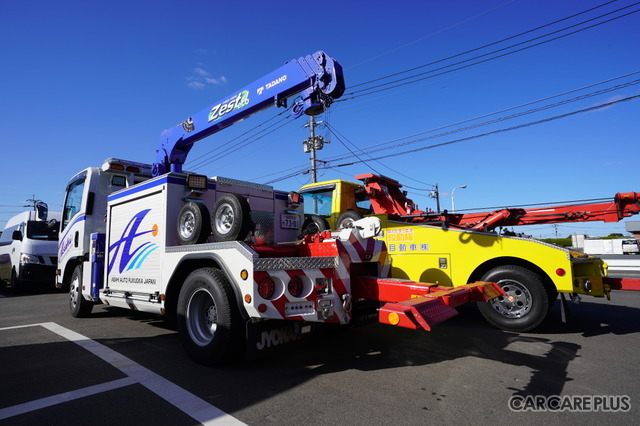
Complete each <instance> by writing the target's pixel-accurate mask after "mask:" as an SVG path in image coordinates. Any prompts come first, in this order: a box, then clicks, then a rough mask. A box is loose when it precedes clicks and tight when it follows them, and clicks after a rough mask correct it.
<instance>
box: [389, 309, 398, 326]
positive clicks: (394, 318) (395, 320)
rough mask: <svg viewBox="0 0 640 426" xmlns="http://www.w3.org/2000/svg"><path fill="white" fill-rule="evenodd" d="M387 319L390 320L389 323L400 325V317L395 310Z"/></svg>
mask: <svg viewBox="0 0 640 426" xmlns="http://www.w3.org/2000/svg"><path fill="white" fill-rule="evenodd" d="M387 319H388V320H389V324H391V325H398V323H399V322H400V317H399V316H398V314H396V313H395V312H391V313H390V314H389V316H388V317H387Z"/></svg>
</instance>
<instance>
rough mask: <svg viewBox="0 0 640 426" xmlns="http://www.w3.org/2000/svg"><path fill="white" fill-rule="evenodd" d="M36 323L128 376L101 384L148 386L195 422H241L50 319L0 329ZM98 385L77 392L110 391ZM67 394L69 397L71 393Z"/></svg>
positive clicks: (30, 325) (61, 400) (41, 400)
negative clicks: (48, 320)
mask: <svg viewBox="0 0 640 426" xmlns="http://www.w3.org/2000/svg"><path fill="white" fill-rule="evenodd" d="M37 326H40V327H44V328H45V329H47V330H49V331H51V332H53V333H55V334H57V335H59V336H61V337H64V338H65V339H67V340H70V341H72V342H73V343H75V344H77V345H79V346H80V347H82V348H84V349H85V350H87V351H89V352H91V353H92V354H94V355H96V356H97V357H99V358H101V359H102V360H104V361H106V362H108V363H109V364H111V365H112V366H114V367H115V368H117V369H119V370H120V371H122V372H123V373H124V374H126V375H127V376H128V378H125V379H120V380H115V381H113V382H107V383H104V384H103V385H104V386H109V384H111V385H112V386H116V387H122V386H127V385H130V384H134V383H139V384H141V385H142V386H144V387H146V388H147V389H149V390H150V391H152V392H153V393H155V394H156V395H158V396H160V397H161V398H163V399H164V400H165V401H167V402H168V403H169V404H171V405H173V406H174V407H176V408H178V409H179V410H181V411H183V412H184V413H186V414H187V415H189V416H191V417H192V418H193V419H195V420H197V421H198V422H200V423H202V424H204V425H220V424H225V425H227V424H229V425H231V424H234V425H240V424H244V423H242V422H241V421H239V420H238V419H236V418H235V417H233V416H231V415H229V414H227V413H225V412H224V411H222V410H220V409H219V408H217V407H214V406H213V405H211V404H209V403H208V402H206V401H204V400H203V399H201V398H199V397H197V396H195V395H193V394H192V393H190V392H188V391H186V390H185V389H183V388H181V387H180V386H178V385H176V384H175V383H172V382H170V381H169V380H167V379H165V378H163V377H161V376H159V375H158V374H156V373H154V372H153V371H151V370H148V369H147V368H145V367H143V366H141V365H140V364H138V363H136V362H134V361H133V360H131V359H129V358H127V357H125V356H123V355H121V354H120V353H118V352H116V351H114V350H112V349H110V348H108V347H107V346H105V345H103V344H101V343H98V342H96V341H94V340H91V339H89V338H88V337H85V336H83V335H81V334H79V333H76V332H75V331H73V330H70V329H68V328H65V327H62V326H61V325H58V324H56V323H54V322H45V323H38V324H28V325H23V326H16V327H5V328H0V331H3V330H11V329H16V328H24V327H37ZM127 380H130V381H129V382H127V383H126V384H123V383H124V381H127ZM99 386H102V385H97V386H91V387H89V388H84V389H81V390H79V392H81V393H82V392H93V393H97V392H104V391H105V390H110V389H105V390H99V389H97V388H98V387H99ZM93 388H96V389H93ZM75 392H78V391H72V392H68V393H67V394H74V393H75ZM67 394H60V395H57V396H53V397H50V398H51V400H50V401H55V400H57V401H59V402H58V403H62V402H66V400H64V399H61V398H62V397H64V396H69V395H67ZM87 395H90V394H87ZM71 396H72V397H73V395H71ZM85 396H86V395H85ZM79 397H81V396H78V397H77V398H79ZM50 398H43V399H40V400H37V401H32V402H30V403H25V404H19V405H16V406H13V407H8V408H5V409H3V410H0V414H1V413H2V412H4V411H7V410H11V409H14V408H16V407H20V406H26V405H29V404H37V403H39V402H40V403H42V402H44V400H49V399H50ZM33 406H36V405H33ZM47 406H48V405H47ZM39 408H43V407H39ZM35 409H38V408H35ZM8 412H10V411H7V413H8ZM25 412H26V411H25ZM19 414H21V413H19ZM13 415H16V414H12V416H13ZM0 418H2V417H0Z"/></svg>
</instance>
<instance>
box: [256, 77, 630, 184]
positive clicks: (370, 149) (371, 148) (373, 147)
mask: <svg viewBox="0 0 640 426" xmlns="http://www.w3.org/2000/svg"><path fill="white" fill-rule="evenodd" d="M639 73H640V71H635V72H631V73H628V74H625V75H622V76H618V77H614V78H611V79H608V80H604V81H601V82H599V83H594V84H590V85H587V86H583V87H580V88H578V89H573V90H569V91H565V92H563V93H560V94H557V95H553V96H548V97H545V98H541V99H538V100H536V101H532V102H527V103H525V104H521V105H518V106H516V107H511V108H506V109H502V110H500V111H495V112H492V113H489V114H484V115H481V116H478V117H475V118H472V119H467V120H463V121H460V122H457V123H454V124H449V125H445V126H440V127H437V128H435V129H431V130H427V131H424V132H419V133H415V134H413V135H410V136H405V137H401V138H396V139H393V140H391V141H387V142H381V143H378V144H375V145H370V146H369V147H368V148H367V150H366V151H365V150H364V149H361V148H359V151H361V153H363V154H365V153H366V154H372V153H374V152H379V151H382V150H388V149H392V148H394V147H396V148H397V147H401V146H406V145H411V144H414V143H418V142H423V141H426V140H431V139H435V138H439V137H443V136H448V135H451V134H454V133H459V132H462V131H466V130H471V129H474V128H478V127H483V126H487V125H490V124H495V123H498V122H501V121H506V120H509V119H513V118H517V117H521V116H524V115H528V114H532V113H535V112H540V111H543V110H546V109H551V108H554V107H558V106H561V105H565V104H567V103H570V102H576V101H579V100H583V99H587V98H589V97H593V96H596V95H601V94H603V93H608V92H611V91H614V90H618V89H620V88H623V87H628V86H631V85H635V84H638V83H640V79H637V80H633V81H630V82H626V83H621V84H618V85H615V86H611V87H608V88H604V89H600V90H597V91H595V92H590V93H587V94H583V95H580V96H577V97H574V98H571V99H566V100H563V101H559V102H556V103H552V104H547V105H543V106H540V107H537V108H533V109H530V110H527V111H522V112H519V113H515V114H511V115H508V116H504V117H499V118H496V119H493V120H489V121H484V122H481V123H477V124H474V125H471V126H466V127H462V128H457V129H453V130H450V131H447V132H442V133H438V134H435V135H432V136H427V137H423V138H420V139H414V140H409V141H406V140H407V139H409V138H415V137H416V136H420V135H424V134H428V133H432V132H434V131H436V130H441V129H445V128H448V127H453V126H455V125H459V124H464V123H468V122H472V121H475V120H478V119H480V118H486V117H490V116H493V115H496V114H499V113H501V112H506V111H511V110H515V109H517V108H521V107H522V106H528V105H532V104H536V103H539V102H542V101H544V100H549V99H553V98H557V97H560V96H563V95H566V94H570V93H575V92H579V91H582V90H584V89H587V88H592V87H595V86H598V85H601V84H604V83H608V82H612V81H615V80H619V79H621V78H625V77H628V76H632V75H636V74H639ZM331 130H332V131H334V132H335V129H333V128H331ZM398 141H405V142H402V143H397V144H395V145H390V144H392V143H394V142H398ZM383 146H384V148H381V147H383ZM350 157H352V155H349V154H339V155H336V156H333V157H329V158H328V159H326V160H324V161H326V162H328V163H331V162H336V161H340V160H345V159H347V158H350ZM370 158H371V157H370ZM363 162H364V161H363ZM350 164H353V163H349V165H350ZM342 166H344V165H342ZM304 170H305V166H304V165H298V166H294V167H290V168H288V169H284V170H280V171H278V172H273V173H270V174H267V175H263V176H260V177H257V178H255V179H254V180H259V179H262V178H265V177H269V176H273V175H277V174H280V173H284V172H287V171H293V172H291V173H289V174H287V175H285V176H287V177H291V176H295V175H296V174H299V173H301V172H303V171H304ZM279 180H280V179H279Z"/></svg>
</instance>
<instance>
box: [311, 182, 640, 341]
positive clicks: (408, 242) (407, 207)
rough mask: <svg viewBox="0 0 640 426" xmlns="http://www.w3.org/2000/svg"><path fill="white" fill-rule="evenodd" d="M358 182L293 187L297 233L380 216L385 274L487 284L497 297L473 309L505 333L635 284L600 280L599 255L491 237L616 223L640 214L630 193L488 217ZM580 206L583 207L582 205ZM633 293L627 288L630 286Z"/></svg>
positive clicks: (393, 186) (393, 185) (389, 185)
mask: <svg viewBox="0 0 640 426" xmlns="http://www.w3.org/2000/svg"><path fill="white" fill-rule="evenodd" d="M356 178H357V179H359V180H360V181H361V182H360V183H354V182H349V181H344V180H329V181H324V182H318V183H313V184H308V185H305V186H303V187H302V188H301V189H300V191H299V192H300V193H301V194H302V195H303V197H304V206H305V223H304V224H303V231H304V232H306V233H315V232H318V231H323V230H326V229H341V228H344V227H349V226H353V223H354V221H356V220H358V219H360V218H362V217H363V216H367V215H375V216H377V217H378V218H380V220H381V222H382V228H383V231H384V233H383V236H382V237H379V238H381V239H383V240H384V242H385V243H386V245H387V249H388V253H389V257H390V263H391V276H392V277H393V278H399V279H408V280H412V281H418V282H430V283H436V284H438V285H440V286H445V287H446V286H454V283H456V285H459V284H458V283H470V282H474V281H488V282H495V283H498V285H500V287H501V288H502V290H503V291H504V292H505V296H500V297H498V298H496V299H494V300H493V301H491V302H490V303H483V304H479V305H478V308H479V309H480V312H481V313H482V315H483V316H484V318H485V319H486V320H487V321H488V322H489V323H491V324H492V325H494V326H496V327H498V328H500V329H503V330H509V331H518V332H523V331H529V330H532V329H534V328H536V327H538V326H539V325H540V324H541V323H542V321H543V320H544V319H545V317H546V316H547V313H548V311H549V308H550V307H551V305H552V304H553V303H554V302H555V300H556V298H557V297H558V294H559V293H560V294H561V295H562V302H563V310H562V312H563V316H564V313H565V310H564V308H565V306H566V305H565V304H566V299H565V297H564V295H565V294H568V295H570V296H571V299H572V300H576V299H579V295H589V296H595V297H603V296H607V298H608V297H609V295H610V290H611V289H621V288H623V286H622V283H624V284H625V286H628V285H629V284H632V286H631V287H634V286H635V287H637V286H638V283H637V282H635V281H634V282H633V283H631V282H630V281H629V280H624V281H623V280H620V279H613V278H608V277H607V264H606V263H605V262H604V261H603V260H602V259H600V258H597V257H593V256H588V255H585V254H583V253H579V252H576V251H572V250H569V249H565V248H562V247H558V246H555V245H552V244H548V243H545V242H542V241H539V240H536V239H533V238H530V237H526V236H522V235H516V234H513V233H509V235H507V234H504V233H503V234H499V233H498V232H496V229H497V227H499V226H512V225H525V224H538V223H556V222H566V221H590V220H604V221H608V222H610V221H618V220H620V219H622V218H623V217H627V216H630V215H632V214H637V213H638V212H639V211H640V203H639V200H640V196H639V194H637V193H634V192H633V193H619V194H616V196H615V198H614V201H613V202H609V203H602V204H590V205H584V204H583V205H571V206H556V207H544V208H536V209H527V210H525V209H513V208H510V209H502V210H497V211H493V212H483V213H470V214H449V213H447V211H446V210H445V211H444V212H430V211H426V212H425V211H421V210H418V209H417V208H416V206H415V204H414V203H413V201H412V200H410V199H408V198H407V196H406V192H404V191H402V190H401V189H400V188H401V187H402V185H400V184H399V183H398V182H397V181H396V180H393V179H391V178H388V177H385V176H380V175H373V174H364V175H358V176H356ZM585 207H588V208H585ZM631 289H635V288H631Z"/></svg>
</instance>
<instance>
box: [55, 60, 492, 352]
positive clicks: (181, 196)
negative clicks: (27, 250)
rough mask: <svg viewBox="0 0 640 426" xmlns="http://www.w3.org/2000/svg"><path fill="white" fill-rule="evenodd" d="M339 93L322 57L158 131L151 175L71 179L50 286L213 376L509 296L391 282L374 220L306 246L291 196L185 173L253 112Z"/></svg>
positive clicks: (300, 108)
mask: <svg viewBox="0 0 640 426" xmlns="http://www.w3.org/2000/svg"><path fill="white" fill-rule="evenodd" d="M343 91H344V80H343V77H342V70H341V67H340V65H339V64H338V63H337V62H335V61H334V60H333V59H331V58H330V57H328V56H327V55H326V54H325V53H323V52H317V53H315V54H314V55H311V56H306V57H304V58H300V59H298V60H293V61H290V62H288V63H287V64H286V65H285V66H283V67H281V68H280V69H278V70H276V71H275V72H273V73H271V74H269V75H267V76H265V77H263V78H262V79H260V80H258V81H256V82H254V83H253V84H252V85H250V86H247V88H245V89H244V90H242V91H239V92H237V93H236V94H234V95H232V96H230V97H228V98H226V99H224V100H223V101H221V102H219V103H217V104H214V105H212V106H210V107H209V108H207V109H205V110H203V111H202V112H200V113H198V114H197V115H195V116H193V117H190V118H188V119H187V120H185V121H184V122H182V123H181V124H180V125H178V126H176V127H175V128H173V129H170V130H168V131H165V132H164V133H163V134H162V137H161V142H160V148H159V149H158V151H157V152H158V156H157V158H156V162H155V163H154V164H143V163H138V162H131V161H125V160H120V159H113V158H112V159H108V160H106V161H105V162H104V164H103V165H102V167H90V168H87V169H85V170H83V171H82V172H80V173H78V174H76V175H75V176H74V177H73V178H72V179H71V180H70V183H69V185H68V186H67V191H66V197H65V201H64V207H63V216H62V228H61V229H62V230H61V234H60V235H61V237H60V245H59V253H58V266H59V269H58V271H57V279H56V281H57V286H58V287H66V286H68V287H69V294H70V303H69V306H70V311H71V314H72V315H73V316H75V317H83V316H87V315H89V314H90V313H91V311H92V308H93V306H94V305H95V304H97V303H104V304H108V305H111V306H116V307H121V308H127V309H134V310H140V311H145V312H153V313H158V314H166V315H168V316H170V317H174V318H175V319H176V321H177V326H178V330H179V333H180V336H181V340H182V342H183V346H184V347H185V349H186V351H187V353H188V354H189V355H190V356H191V357H192V358H193V359H195V360H196V361H198V362H201V363H204V364H211V363H216V362H218V361H222V360H225V359H228V358H229V357H231V356H233V355H235V354H239V353H240V352H241V351H242V350H244V351H245V353H246V355H247V356H249V357H253V356H255V355H256V354H259V353H261V351H265V350H267V349H269V348H270V347H273V346H274V345H276V344H281V343H283V342H285V341H290V340H295V339H296V338H297V337H298V336H299V335H302V334H305V333H307V332H309V331H310V330H311V328H312V327H311V326H312V325H313V324H317V323H333V324H348V323H350V322H351V321H352V320H353V319H354V318H355V316H356V312H358V313H359V312H363V314H364V315H369V316H370V315H374V317H377V318H378V320H379V321H380V322H383V323H386V324H392V325H397V326H401V327H408V328H413V329H425V330H429V329H430V328H431V326H433V325H435V324H437V323H439V322H441V321H443V320H445V319H448V318H450V317H451V316H453V315H455V314H456V311H455V309H454V307H455V306H457V305H459V304H461V303H465V302H469V301H487V300H489V299H492V298H494V297H496V296H498V295H500V294H503V293H502V292H501V290H500V289H499V287H497V285H495V284H493V283H483V282H478V283H472V284H466V285H463V286H461V287H457V288H455V289H443V288H441V287H438V286H437V285H435V284H427V283H416V282H411V281H406V280H395V279H390V278H387V277H388V276H389V262H388V256H387V252H386V247H385V244H384V242H382V241H379V240H376V239H375V238H373V237H374V236H376V235H377V234H378V233H379V232H380V221H379V220H378V219H377V218H365V219H362V220H361V221H358V222H357V223H356V226H355V227H354V228H351V229H346V230H343V231H341V232H339V233H338V232H333V233H332V232H330V231H325V232H322V233H317V234H314V235H305V236H302V237H300V235H299V234H300V228H301V219H302V217H303V209H302V205H301V204H302V199H301V197H300V196H299V194H298V193H296V192H288V193H287V192H282V191H277V190H274V189H273V188H272V187H270V186H267V185H261V184H254V183H250V182H244V181H238V180H234V179H228V178H223V177H212V178H209V177H206V176H203V175H197V174H193V173H187V172H183V170H182V164H183V163H184V160H185V159H186V155H187V153H188V151H189V149H190V148H191V146H192V144H193V143H194V142H195V141H197V140H199V139H201V138H203V137H205V136H208V135H210V134H212V133H214V132H215V131H217V130H220V129H222V128H224V127H226V126H228V125H230V124H232V123H233V122H235V121H238V120H241V119H242V118H245V117H246V116H248V115H249V114H251V113H254V112H256V111H258V110H259V109H262V108H266V107H267V106H269V105H272V104H276V105H279V106H282V105H285V104H286V101H287V97H289V96H292V95H293V94H298V93H300V92H303V93H302V96H301V97H300V98H298V100H297V102H295V103H294V104H293V107H292V109H293V113H294V116H299V115H301V114H302V113H306V114H309V115H314V114H318V113H320V112H321V111H323V110H324V109H325V108H326V107H328V106H329V104H330V103H331V101H332V100H333V99H335V98H338V97H340V96H341V95H342V93H343ZM225 120H226V121H225ZM300 238H301V239H300ZM283 320H288V321H283Z"/></svg>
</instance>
